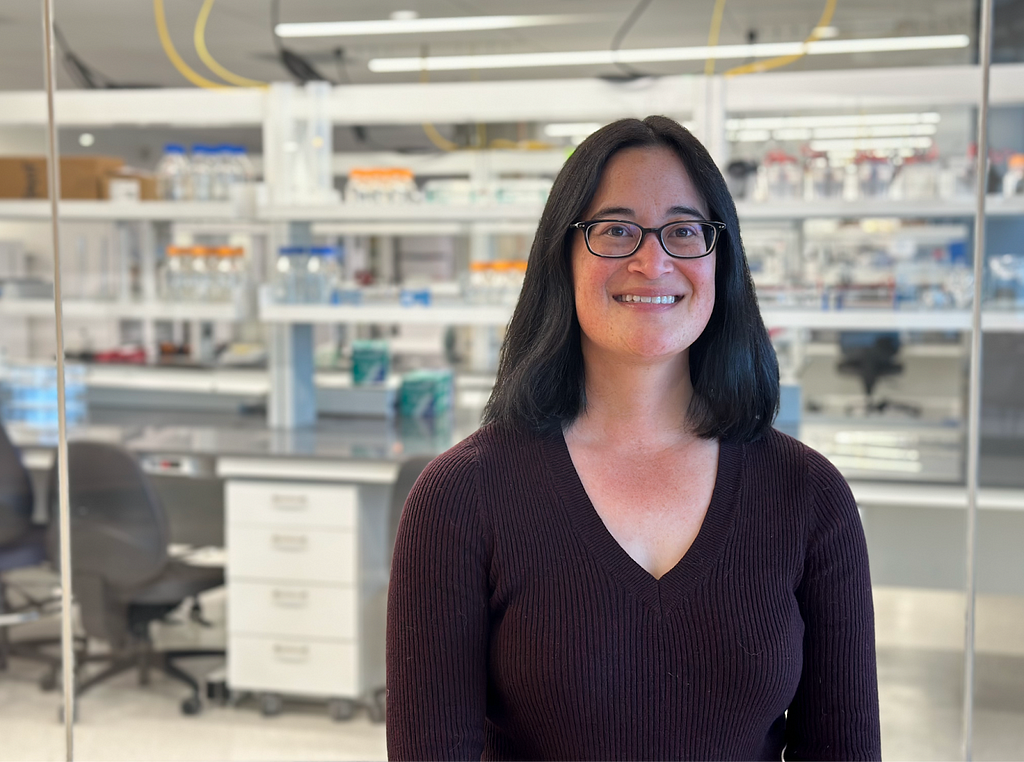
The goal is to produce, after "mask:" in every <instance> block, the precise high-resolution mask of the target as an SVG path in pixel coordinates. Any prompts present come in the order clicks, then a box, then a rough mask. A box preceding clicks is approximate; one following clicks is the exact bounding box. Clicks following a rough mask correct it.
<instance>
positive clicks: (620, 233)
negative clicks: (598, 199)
mask: <svg viewBox="0 0 1024 762" xmlns="http://www.w3.org/2000/svg"><path fill="white" fill-rule="evenodd" d="M604 235H607V236H611V237H612V238H625V237H627V236H629V228H627V227H625V226H623V225H611V226H609V227H607V228H605V230H604Z"/></svg>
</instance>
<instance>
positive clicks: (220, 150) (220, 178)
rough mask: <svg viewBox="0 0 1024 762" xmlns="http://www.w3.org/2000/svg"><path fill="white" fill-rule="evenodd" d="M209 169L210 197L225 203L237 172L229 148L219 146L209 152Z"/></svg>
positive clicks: (232, 153) (235, 179)
mask: <svg viewBox="0 0 1024 762" xmlns="http://www.w3.org/2000/svg"><path fill="white" fill-rule="evenodd" d="M210 169H211V171H210V197H211V198H212V199H213V200H214V201H227V200H228V198H229V196H230V193H231V186H232V185H234V184H235V183H236V182H237V181H238V180H237V175H238V172H239V170H238V167H237V165H236V163H235V156H234V152H233V151H232V149H231V146H228V145H219V146H216V147H214V148H212V149H211V150H210Z"/></svg>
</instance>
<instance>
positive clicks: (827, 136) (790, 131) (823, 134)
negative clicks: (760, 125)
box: [726, 124, 939, 143]
mask: <svg viewBox="0 0 1024 762" xmlns="http://www.w3.org/2000/svg"><path fill="white" fill-rule="evenodd" d="M938 131H939V128H938V127H936V126H935V125H934V124H891V125H874V126H864V127H818V128H815V129H811V128H809V127H782V128H779V129H775V130H764V129H745V130H730V131H729V132H727V133H726V134H727V136H728V139H729V140H731V141H735V142H737V143H763V142H764V141H766V140H769V139H772V140H836V139H846V140H852V139H860V138H903V137H921V136H925V135H934V134H936V133H937V132H938Z"/></svg>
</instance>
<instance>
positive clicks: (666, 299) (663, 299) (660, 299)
mask: <svg viewBox="0 0 1024 762" xmlns="http://www.w3.org/2000/svg"><path fill="white" fill-rule="evenodd" d="M616 299H617V300H618V301H620V302H639V303H640V304H675V302H676V297H674V296H637V295H636V294H623V295H622V296H619V297H616Z"/></svg>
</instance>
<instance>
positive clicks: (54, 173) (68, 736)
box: [43, 0, 75, 762]
mask: <svg viewBox="0 0 1024 762" xmlns="http://www.w3.org/2000/svg"><path fill="white" fill-rule="evenodd" d="M43 42H44V46H43V61H44V68H45V71H46V115H47V122H46V129H47V138H48V142H49V149H50V156H49V159H50V162H49V167H48V169H49V174H50V226H51V229H52V231H53V306H54V312H55V317H56V321H57V325H56V329H57V490H58V496H59V505H60V584H61V658H62V662H63V673H64V674H63V684H64V738H65V742H64V743H65V746H64V752H65V758H66V759H67V760H68V762H71V761H72V760H73V759H74V758H75V744H74V742H75V732H74V722H75V649H74V633H73V632H72V629H71V603H72V594H71V511H70V508H69V506H68V436H67V421H66V418H65V414H64V413H65V410H64V400H65V397H64V310H63V304H62V301H61V281H60V217H59V212H60V209H59V206H60V153H59V151H58V148H57V121H56V116H55V114H54V107H53V101H54V97H53V96H54V92H55V91H56V90H57V72H56V67H55V64H54V61H55V58H56V56H55V51H54V47H53V0H43Z"/></svg>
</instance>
